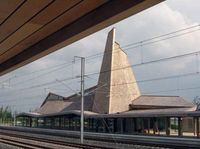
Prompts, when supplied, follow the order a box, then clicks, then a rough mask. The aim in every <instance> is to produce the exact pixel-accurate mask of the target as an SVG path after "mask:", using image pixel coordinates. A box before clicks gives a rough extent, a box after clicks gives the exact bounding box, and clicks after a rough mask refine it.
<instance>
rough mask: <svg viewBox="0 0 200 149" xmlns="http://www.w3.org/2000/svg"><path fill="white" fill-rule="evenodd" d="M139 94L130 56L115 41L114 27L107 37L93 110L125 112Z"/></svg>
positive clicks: (107, 112)
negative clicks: (129, 60) (129, 59)
mask: <svg viewBox="0 0 200 149" xmlns="http://www.w3.org/2000/svg"><path fill="white" fill-rule="evenodd" d="M130 82H135V83H130ZM139 96H140V91H139V89H138V86H137V83H136V79H135V76H134V74H133V71H132V68H131V66H130V64H129V62H128V57H127V55H126V53H125V52H124V51H123V50H122V49H121V48H120V45H119V44H118V43H117V42H115V29H112V30H111V31H110V32H109V34H108V38H107V43H106V47H105V52H104V57H103V62H102V66H101V71H100V75H99V81H98V85H97V89H96V93H95V99H94V104H93V108H92V111H93V112H96V113H106V114H110V113H117V112H125V111H128V110H129V104H131V102H132V101H133V100H134V99H136V98H137V97H139ZM102 105H103V106H102Z"/></svg>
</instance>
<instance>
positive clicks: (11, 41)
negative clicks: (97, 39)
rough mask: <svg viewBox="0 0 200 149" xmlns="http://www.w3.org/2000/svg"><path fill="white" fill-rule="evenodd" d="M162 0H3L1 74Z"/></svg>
mask: <svg viewBox="0 0 200 149" xmlns="http://www.w3.org/2000/svg"><path fill="white" fill-rule="evenodd" d="M161 1H163V0H2V1H0V76H1V75H3V74H5V73H8V72H10V71H12V70H15V69H16V68H19V67H21V66H23V65H25V64H28V63H30V62H32V61H34V60H36V59H38V58H41V57H43V56H45V55H47V54H49V53H51V52H53V51H56V50H58V49H60V48H62V47H64V46H67V45H69V44H71V43H73V42H75V41H77V40H79V39H81V38H83V37H86V36H88V35H90V34H92V33H94V32H96V31H98V30H101V29H103V28H105V27H107V26H109V25H111V24H113V23H116V22H118V21H120V20H122V19H124V18H127V17H129V16H131V15H133V14H136V13H138V12H140V11H142V10H144V9H147V8H149V7H151V6H153V5H156V4H157V3H159V2H161Z"/></svg>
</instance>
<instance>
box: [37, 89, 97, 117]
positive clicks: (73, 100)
mask: <svg viewBox="0 0 200 149" xmlns="http://www.w3.org/2000/svg"><path fill="white" fill-rule="evenodd" d="M95 88H96V86H94V87H91V88H89V89H86V90H85V93H90V92H91V93H90V94H87V95H86V96H85V98H84V110H86V111H92V105H93V100H94V92H92V91H93V90H94V89H95ZM80 109H81V96H80V95H78V94H74V95H71V96H69V97H62V96H59V95H56V94H54V93H49V94H48V96H47V97H46V99H45V101H44V102H43V104H42V105H41V107H40V108H39V109H38V110H37V111H36V112H37V113H40V114H51V113H59V112H65V111H70V110H80Z"/></svg>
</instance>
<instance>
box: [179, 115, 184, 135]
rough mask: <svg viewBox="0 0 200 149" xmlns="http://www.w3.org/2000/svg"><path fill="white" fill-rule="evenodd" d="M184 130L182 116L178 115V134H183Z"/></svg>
mask: <svg viewBox="0 0 200 149" xmlns="http://www.w3.org/2000/svg"><path fill="white" fill-rule="evenodd" d="M182 135H183V132H182V118H181V117H178V136H182Z"/></svg>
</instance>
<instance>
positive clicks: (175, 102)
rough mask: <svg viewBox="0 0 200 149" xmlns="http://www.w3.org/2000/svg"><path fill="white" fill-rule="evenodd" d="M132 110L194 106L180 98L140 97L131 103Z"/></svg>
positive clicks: (161, 96)
mask: <svg viewBox="0 0 200 149" xmlns="http://www.w3.org/2000/svg"><path fill="white" fill-rule="evenodd" d="M130 106H131V108H133V109H137V108H138V109H142V108H151V107H152V108H156V107H157V108H163V107H164V108H169V107H170V108H189V107H194V106H195V105H194V104H193V103H191V102H188V101H186V100H185V99H184V98H183V97H180V96H163V95H142V96H140V97H138V98H137V99H135V100H133V101H132V104H131V105H130Z"/></svg>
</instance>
